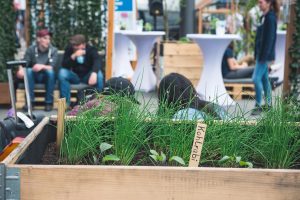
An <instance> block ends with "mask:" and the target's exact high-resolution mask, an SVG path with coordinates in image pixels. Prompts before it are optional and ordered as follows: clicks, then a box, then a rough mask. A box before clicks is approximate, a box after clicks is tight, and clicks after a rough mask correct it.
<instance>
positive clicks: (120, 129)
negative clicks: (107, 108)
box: [113, 97, 148, 165]
mask: <svg viewBox="0 0 300 200" xmlns="http://www.w3.org/2000/svg"><path fill="white" fill-rule="evenodd" d="M117 101H118V104H119V105H118V109H117V112H116V113H115V114H116V116H115V120H114V134H113V136H114V137H113V145H114V148H115V154H116V155H117V156H118V157H119V158H120V163H121V164H123V165H129V164H131V162H132V160H133V159H134V157H135V156H136V154H137V153H138V151H139V150H140V149H141V148H142V146H143V145H144V142H145V140H146V128H147V126H148V125H147V123H145V122H146V119H147V117H148V113H147V111H146V110H144V111H143V112H140V108H139V105H137V104H135V103H133V102H131V101H130V100H128V99H126V98H122V97H119V98H117Z"/></svg>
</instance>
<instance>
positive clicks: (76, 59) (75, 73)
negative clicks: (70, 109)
mask: <svg viewBox="0 0 300 200" xmlns="http://www.w3.org/2000/svg"><path fill="white" fill-rule="evenodd" d="M58 79H59V85H60V86H59V87H60V96H61V97H65V98H66V101H67V104H68V105H70V84H79V83H81V82H82V83H86V84H88V85H90V86H95V87H96V88H97V89H98V90H99V91H101V90H102V88H103V74H102V72H101V58H100V55H99V54H98V51H97V49H96V48H95V47H92V46H90V45H89V44H87V43H86V39H85V37H84V36H83V35H74V36H73V37H71V39H70V45H69V46H68V47H67V48H66V49H65V53H64V57H63V62H62V68H61V69H60V71H59V74H58Z"/></svg>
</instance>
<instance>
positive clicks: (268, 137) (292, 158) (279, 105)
mask: <svg viewBox="0 0 300 200" xmlns="http://www.w3.org/2000/svg"><path fill="white" fill-rule="evenodd" d="M289 109H290V107H289V105H288V104H286V103H285V102H283V101H282V100H278V99H277V100H276V102H275V105H274V107H273V108H272V109H271V110H270V111H269V112H268V113H266V115H265V116H264V117H263V118H262V120H261V121H260V123H259V125H258V126H259V127H260V132H258V133H257V134H258V135H259V137H257V140H256V143H255V149H256V152H255V154H254V155H253V157H254V158H255V159H257V160H258V162H260V163H261V165H262V166H265V167H267V168H294V167H296V165H298V167H299V161H300V160H299V159H300V155H299V152H300V135H299V131H300V129H299V127H298V126H295V124H294V123H293V119H294V116H292V115H290V112H291V110H289Z"/></svg>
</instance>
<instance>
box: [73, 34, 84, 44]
mask: <svg viewBox="0 0 300 200" xmlns="http://www.w3.org/2000/svg"><path fill="white" fill-rule="evenodd" d="M84 43H86V39H85V36H84V35H81V34H77V35H74V36H72V37H71V38H70V44H71V45H72V46H77V45H81V44H84Z"/></svg>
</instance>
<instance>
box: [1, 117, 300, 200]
mask: <svg viewBox="0 0 300 200" xmlns="http://www.w3.org/2000/svg"><path fill="white" fill-rule="evenodd" d="M48 123H49V118H45V119H44V120H43V121H42V122H41V123H40V124H39V125H38V126H37V127H36V129H35V130H33V131H32V133H31V134H30V135H29V136H27V137H26V139H25V140H24V141H23V142H22V143H21V144H20V145H19V146H18V148H17V149H15V150H14V151H13V152H12V153H11V154H10V155H9V156H8V157H7V158H6V159H5V160H4V161H3V163H4V164H5V165H6V170H7V171H9V170H17V173H16V172H15V176H14V177H16V176H17V177H19V179H20V186H19V187H20V193H19V195H20V198H21V199H23V200H26V199H30V200H40V199H44V200H50V199H55V200H57V199H62V200H67V199H72V200H76V199H78V200H79V199H80V200H81V199H105V200H119V199H130V200H141V199H143V200H153V199H156V200H160V199H161V200H165V199H183V200H193V199H195V200H199V199H203V200H211V199H221V200H241V199H243V200H253V199H255V200H260V199H263V200H283V199H284V200H296V199H300V189H299V188H300V170H270V169H233V168H202V167H197V168H188V167H146V166H145V167H126V166H67V165H65V166H53V165H20V164H18V162H19V161H18V160H20V158H21V157H22V156H24V155H25V156H30V155H29V154H30V153H29V152H28V151H30V150H29V149H28V147H31V148H33V147H32V146H33V145H34V144H35V145H38V142H37V139H38V138H39V137H41V134H45V133H41V130H42V129H43V128H44V127H45V126H46V125H47V124H48ZM52 134H53V135H55V131H53V133H52ZM24 153H25V154H24ZM28 164H30V163H28ZM10 189H12V188H10ZM12 191H14V190H12Z"/></svg>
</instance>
